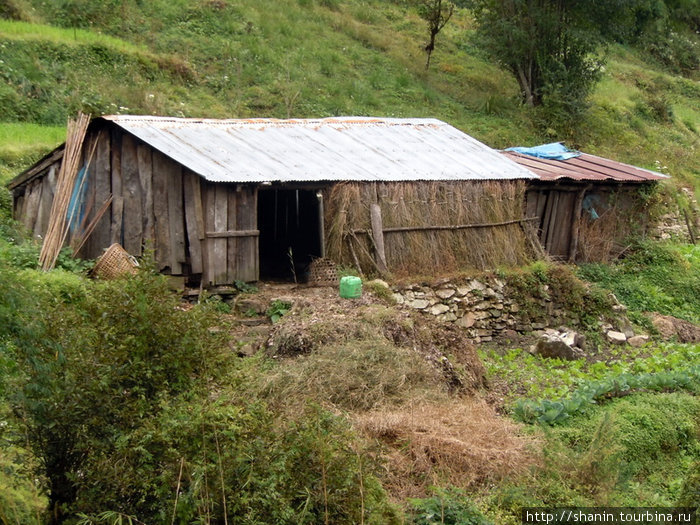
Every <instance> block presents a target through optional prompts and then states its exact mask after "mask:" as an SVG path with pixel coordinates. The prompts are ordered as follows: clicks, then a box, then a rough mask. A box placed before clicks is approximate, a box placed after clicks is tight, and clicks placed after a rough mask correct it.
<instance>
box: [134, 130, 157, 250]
mask: <svg viewBox="0 0 700 525" xmlns="http://www.w3.org/2000/svg"><path fill="white" fill-rule="evenodd" d="M152 151H153V149H152V148H151V146H149V145H147V144H143V143H139V144H138V146H136V156H137V157H138V164H139V179H140V182H141V210H142V213H143V241H144V244H148V245H150V247H151V248H153V241H154V239H155V226H154V221H155V219H154V217H153V157H152Z"/></svg>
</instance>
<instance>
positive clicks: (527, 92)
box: [516, 65, 535, 107]
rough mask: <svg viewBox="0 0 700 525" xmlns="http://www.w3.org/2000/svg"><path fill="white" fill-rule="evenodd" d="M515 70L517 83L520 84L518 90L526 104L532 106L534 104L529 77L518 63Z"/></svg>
mask: <svg viewBox="0 0 700 525" xmlns="http://www.w3.org/2000/svg"><path fill="white" fill-rule="evenodd" d="M516 72H517V75H516V76H517V79H518V84H520V92H521V93H522V95H523V100H524V101H525V103H526V104H527V105H528V106H530V107H533V106H534V105H535V97H534V94H533V93H532V86H530V81H531V79H529V78H527V77H526V76H525V72H524V71H523V68H522V66H520V65H518V66H517V67H516Z"/></svg>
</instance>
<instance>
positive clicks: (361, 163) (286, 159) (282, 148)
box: [103, 115, 536, 182]
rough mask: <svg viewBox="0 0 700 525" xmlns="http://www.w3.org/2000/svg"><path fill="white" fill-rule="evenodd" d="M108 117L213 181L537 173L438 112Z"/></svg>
mask: <svg viewBox="0 0 700 525" xmlns="http://www.w3.org/2000/svg"><path fill="white" fill-rule="evenodd" d="M103 118H104V119H106V120H109V121H111V122H114V123H115V124H116V125H118V126H119V127H121V128H123V129H124V130H126V131H128V132H129V133H131V134H133V135H135V136H136V137H138V138H139V139H141V140H143V141H144V142H146V143H147V144H150V145H151V146H153V147H154V148H156V149H157V150H159V151H161V152H162V153H163V154H165V155H167V156H168V157H171V158H172V159H173V160H175V161H177V162H179V163H181V164H182V165H184V166H186V167H187V168H189V169H191V170H192V171H194V172H195V173H198V174H199V175H201V176H202V177H204V178H205V179H206V180H208V181H212V182H277V181H279V182H314V181H412V180H502V179H529V178H536V177H535V175H534V174H532V173H531V172H530V171H529V170H527V169H525V168H524V167H522V166H519V165H518V164H516V163H515V162H512V161H511V160H510V159H508V158H506V157H504V156H503V155H500V154H499V153H498V152H497V151H495V150H493V149H491V148H489V147H488V146H486V145H484V144H482V143H481V142H479V141H477V140H476V139H474V138H472V137H470V136H469V135H466V134H465V133H462V132H461V131H459V130H458V129H456V128H454V127H452V126H450V125H448V124H446V123H444V122H442V121H440V120H436V119H395V118H372V117H335V118H326V119H314V120H311V119H291V120H277V119H245V120H239V119H235V120H214V119H185V118H170V117H152V116H130V115H110V116H106V117H103Z"/></svg>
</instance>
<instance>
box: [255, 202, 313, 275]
mask: <svg viewBox="0 0 700 525" xmlns="http://www.w3.org/2000/svg"><path fill="white" fill-rule="evenodd" d="M320 224H321V222H320V206H319V199H318V197H317V196H316V191H315V190H289V189H260V190H259V191H258V229H259V230H260V241H259V242H260V278H261V279H263V280H264V279H268V280H284V281H294V280H296V281H297V282H305V281H306V280H307V279H308V268H309V264H310V263H311V261H312V260H313V259H315V258H316V257H320V256H321V234H320Z"/></svg>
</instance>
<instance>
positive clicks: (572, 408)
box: [513, 366, 700, 425]
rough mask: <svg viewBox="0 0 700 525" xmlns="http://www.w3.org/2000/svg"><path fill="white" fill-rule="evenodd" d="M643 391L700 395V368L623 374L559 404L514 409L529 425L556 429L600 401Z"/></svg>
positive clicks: (593, 384)
mask: <svg viewBox="0 0 700 525" xmlns="http://www.w3.org/2000/svg"><path fill="white" fill-rule="evenodd" d="M640 390H647V391H653V392H669V391H673V390H690V391H693V392H697V391H699V390H700V366H695V367H692V368H689V369H687V370H685V371H675V372H657V373H652V374H639V375H633V374H622V375H619V376H616V377H610V378H607V379H605V380H602V381H592V382H589V383H585V384H583V385H582V386H580V387H579V388H578V389H577V390H576V391H575V392H574V393H573V394H572V395H571V396H570V397H568V398H562V399H560V400H558V401H550V400H547V399H545V400H543V401H540V402H537V401H531V400H527V399H521V400H519V401H518V402H516V404H515V406H514V407H513V414H514V415H515V417H516V418H518V419H519V420H520V421H523V422H526V423H534V422H538V423H543V424H547V425H555V424H560V423H562V422H564V421H565V420H566V419H567V418H569V417H571V416H574V415H577V414H581V413H583V412H585V411H586V410H588V409H589V408H590V407H591V406H592V405H594V404H596V403H597V402H598V401H601V400H603V399H610V398H613V397H621V396H625V395H629V394H631V393H633V392H636V391H640Z"/></svg>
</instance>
